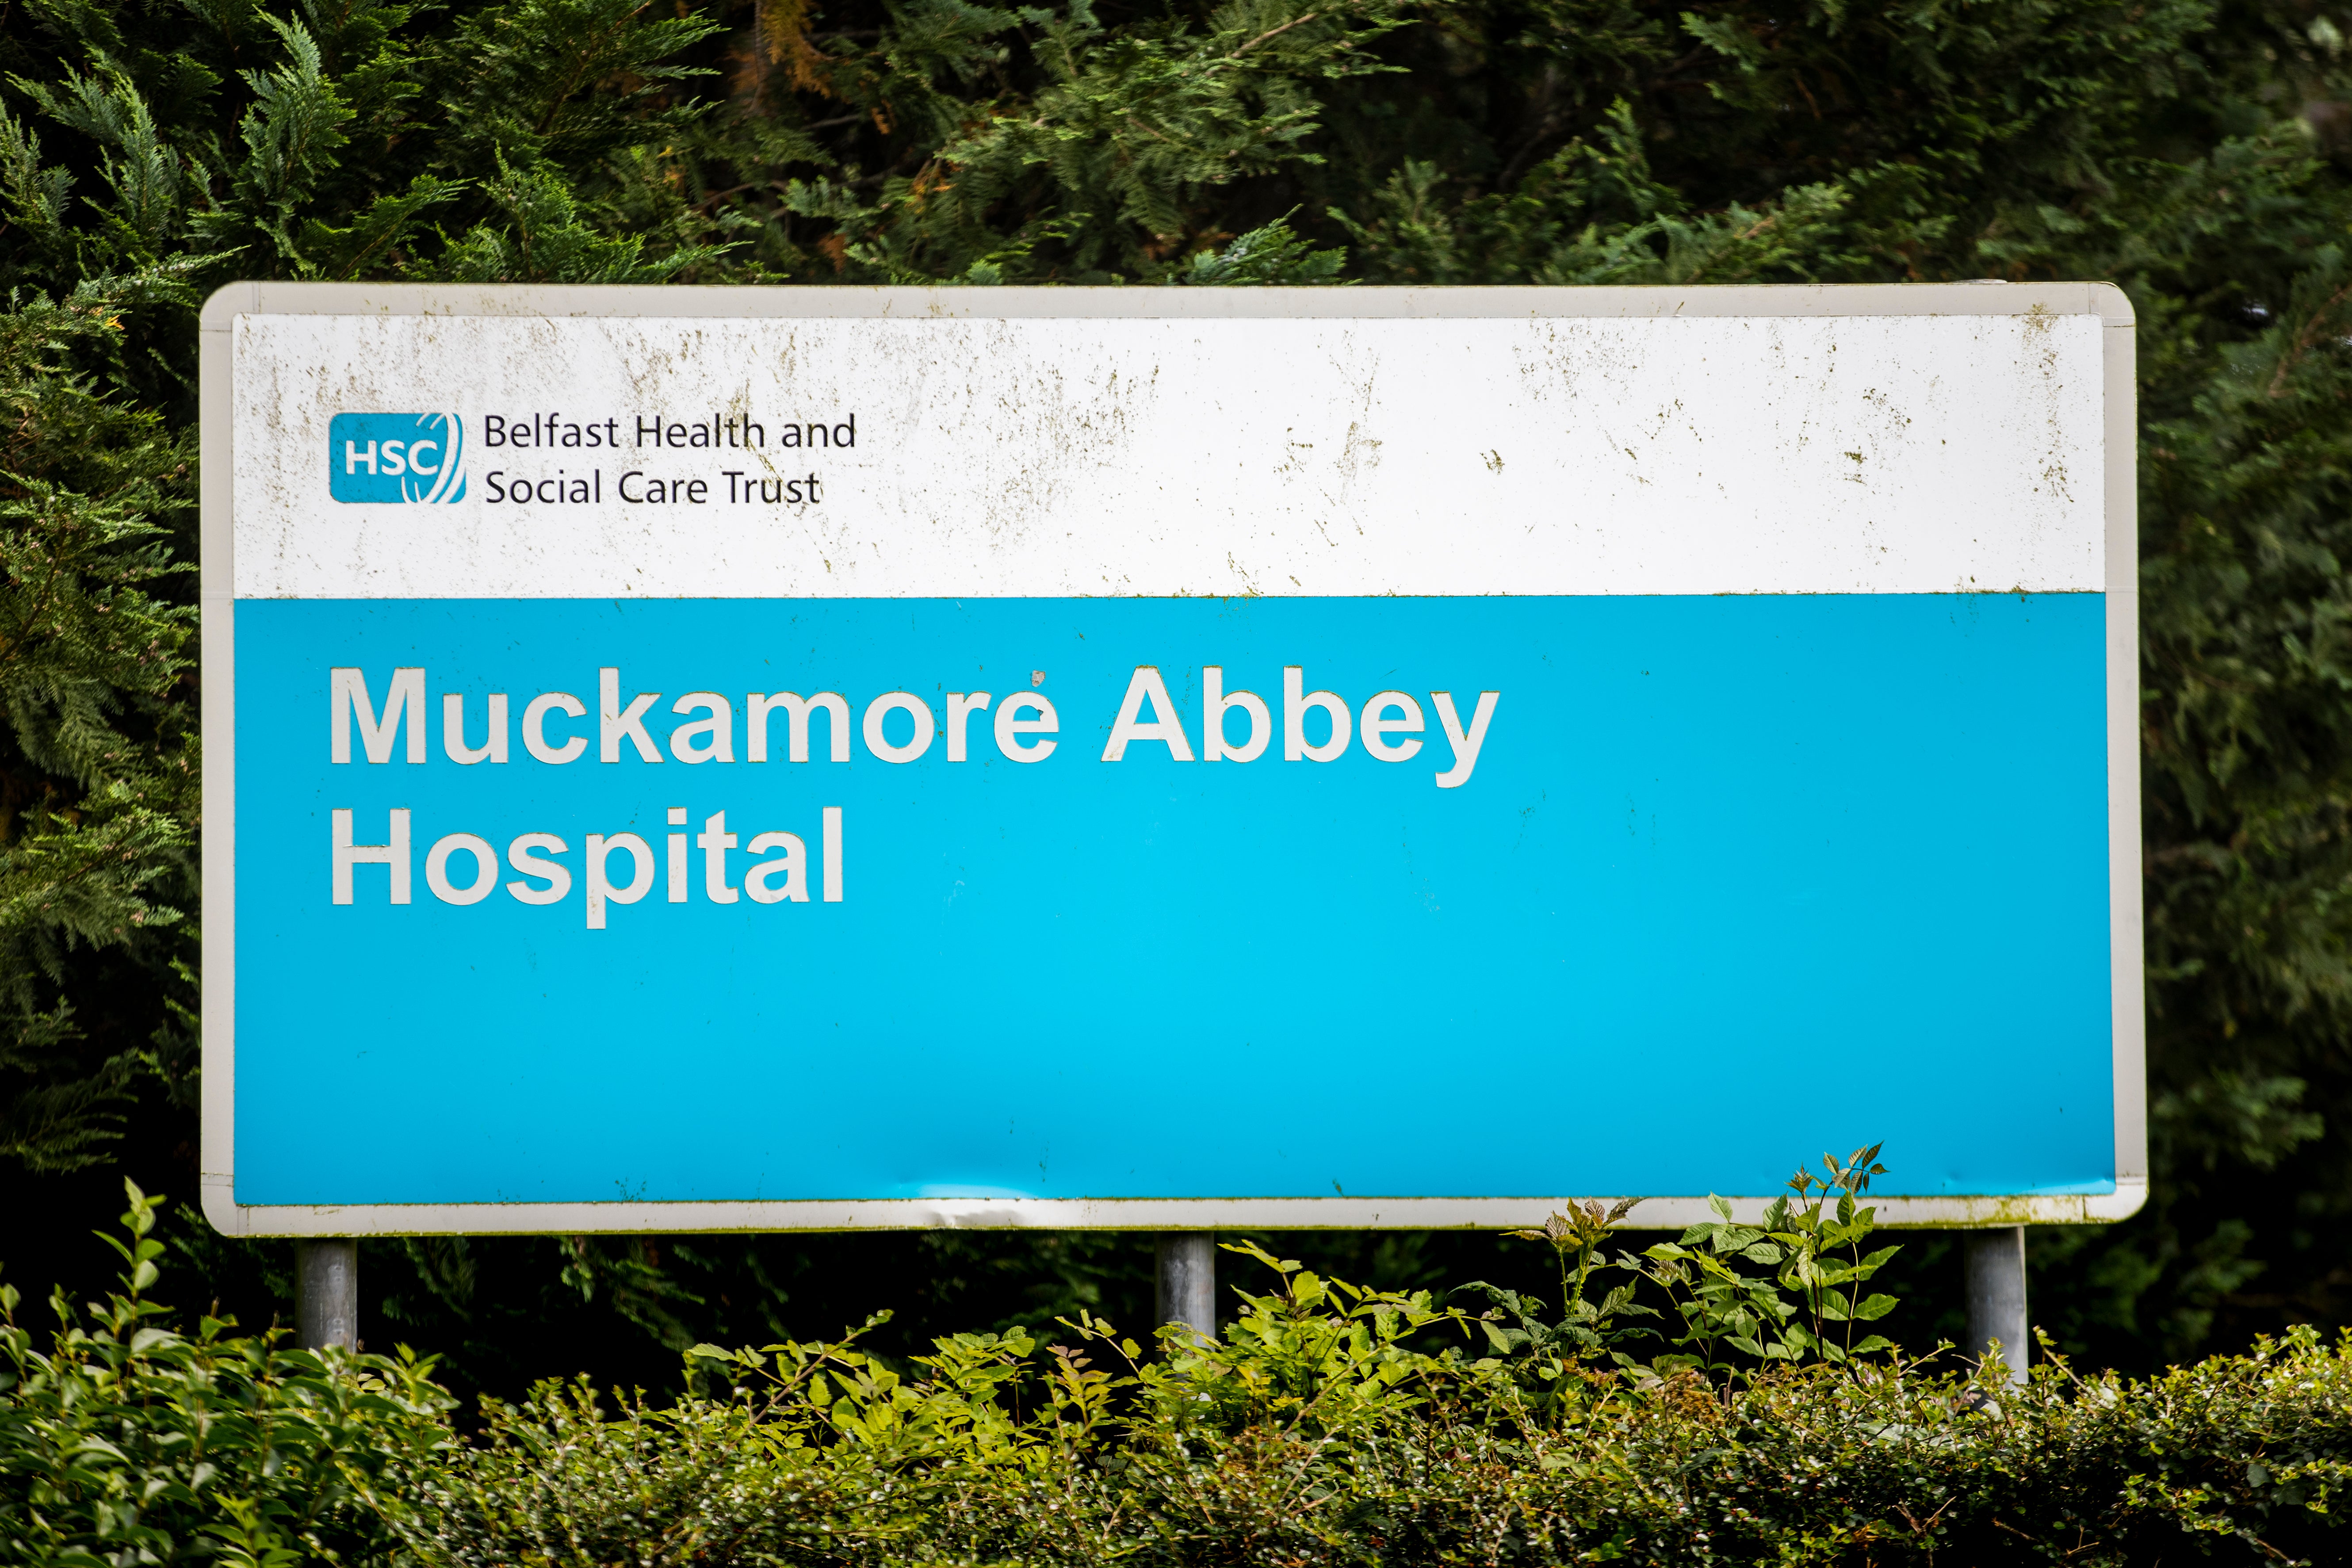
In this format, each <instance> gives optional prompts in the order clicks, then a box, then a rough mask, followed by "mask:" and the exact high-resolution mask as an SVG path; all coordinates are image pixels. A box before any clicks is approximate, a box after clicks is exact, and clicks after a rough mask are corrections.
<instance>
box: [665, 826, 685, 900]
mask: <svg viewBox="0 0 2352 1568" xmlns="http://www.w3.org/2000/svg"><path fill="white" fill-rule="evenodd" d="M669 825H670V826H672V827H684V826H686V807H684V806H682V805H673V806H671V807H670V808H669ZM669 901H670V902H671V903H673V904H682V903H684V902H686V835H685V834H683V833H673V834H671V835H670V836H669Z"/></svg>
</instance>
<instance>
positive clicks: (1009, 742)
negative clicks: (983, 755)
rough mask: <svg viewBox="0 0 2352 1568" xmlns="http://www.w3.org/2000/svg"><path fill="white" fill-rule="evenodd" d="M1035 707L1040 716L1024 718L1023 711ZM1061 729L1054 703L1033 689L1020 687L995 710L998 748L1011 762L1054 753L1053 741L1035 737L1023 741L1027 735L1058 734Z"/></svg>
mask: <svg viewBox="0 0 2352 1568" xmlns="http://www.w3.org/2000/svg"><path fill="white" fill-rule="evenodd" d="M1031 711H1034V712H1035V713H1036V714H1037V715H1038V717H1037V718H1034V719H1024V718H1022V717H1021V715H1022V714H1024V713H1027V712H1031ZM1061 732H1062V719H1061V715H1060V714H1058V713H1055V711H1054V705H1053V704H1052V703H1051V702H1048V701H1046V700H1045V699H1044V698H1042V697H1040V696H1038V695H1037V694H1036V693H1034V692H1033V691H1019V692H1015V693H1014V694H1013V695H1012V696H1010V697H1008V698H1006V699H1005V700H1004V705H1003V707H1001V708H999V709H998V710H996V749H997V750H998V751H1000V752H1003V753H1004V760H1005V761H1006V762H1009V763H1042V762H1044V761H1045V759H1046V758H1047V757H1050V756H1052V755H1053V754H1054V742H1051V741H1036V742H1030V743H1029V744H1026V745H1024V744H1023V743H1022V742H1021V737H1022V736H1024V735H1058V734H1060V733H1061Z"/></svg>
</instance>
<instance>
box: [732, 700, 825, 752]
mask: <svg viewBox="0 0 2352 1568" xmlns="http://www.w3.org/2000/svg"><path fill="white" fill-rule="evenodd" d="M744 702H745V703H746V704H747V706H746V708H745V710H744V714H743V729H744V740H745V742H746V743H745V749H746V750H747V751H748V752H750V753H751V760H752V761H753V762H755V763H764V762H766V761H767V760H768V715H769V713H770V712H772V710H775V709H778V708H781V709H782V710H784V712H785V714H786V715H787V716H788V717H789V718H790V719H791V721H792V724H791V728H790V730H789V731H788V733H787V737H786V745H787V748H788V749H787V750H786V752H785V753H784V754H785V755H786V756H788V757H790V758H791V759H792V760H793V762H796V763H804V762H807V761H808V760H809V758H808V724H809V713H810V712H811V710H814V709H819V708H822V709H824V710H825V712H826V713H827V714H829V715H830V716H831V719H832V722H831V723H829V724H828V725H826V727H825V729H826V733H827V734H828V735H830V736H831V737H832V743H833V760H834V761H835V762H836V763H845V762H847V761H849V704H848V703H847V702H845V701H844V700H842V696H841V693H840V692H838V691H820V692H818V693H817V694H816V695H815V696H814V697H812V698H810V699H809V700H807V701H805V702H803V701H802V700H801V699H800V694H799V693H798V692H793V691H779V692H777V693H776V694H775V695H774V696H773V697H762V696H761V695H760V694H759V693H758V692H756V691H754V692H752V693H751V695H750V696H749V697H747V698H745V699H744Z"/></svg>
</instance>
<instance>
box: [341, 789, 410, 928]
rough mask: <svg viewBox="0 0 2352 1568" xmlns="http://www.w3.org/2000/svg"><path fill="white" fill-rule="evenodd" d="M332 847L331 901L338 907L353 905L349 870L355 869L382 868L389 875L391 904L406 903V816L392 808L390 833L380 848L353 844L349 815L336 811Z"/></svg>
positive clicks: (350, 817) (400, 808)
mask: <svg viewBox="0 0 2352 1568" xmlns="http://www.w3.org/2000/svg"><path fill="white" fill-rule="evenodd" d="M333 821H334V847H335V861H334V864H335V883H334V899H335V902H337V903H339V904H348V903H350V902H351V901H352V867H354V866H385V867H389V868H391V872H392V901H393V902H394V903H395V904H404V903H406V902H408V812H407V810H406V809H405V808H404V807H398V806H395V807H394V809H393V813H392V832H391V834H390V836H389V841H388V842H386V843H383V844H354V843H352V814H351V813H350V812H348V811H341V810H338V811H336V812H335V813H334V814H333Z"/></svg>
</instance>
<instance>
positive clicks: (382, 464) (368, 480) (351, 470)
mask: <svg viewBox="0 0 2352 1568" xmlns="http://www.w3.org/2000/svg"><path fill="white" fill-rule="evenodd" d="M327 493H328V494H329V495H331V496H332V497H334V498H335V499H336V500H346V501H367V502H372V503H376V504H382V503H383V502H388V501H458V500H465V499H466V422H465V421H464V420H462V419H460V418H458V417H457V416H456V415H455V414H338V415H336V416H334V418H332V419H331V420H329V421H328V423H327Z"/></svg>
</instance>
